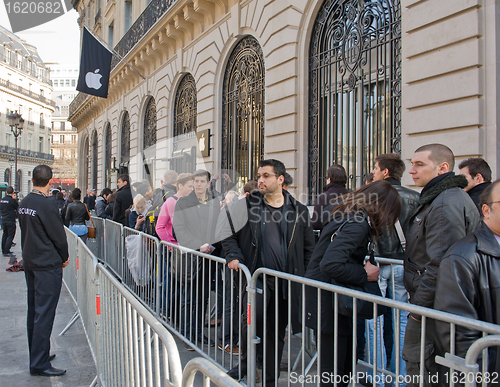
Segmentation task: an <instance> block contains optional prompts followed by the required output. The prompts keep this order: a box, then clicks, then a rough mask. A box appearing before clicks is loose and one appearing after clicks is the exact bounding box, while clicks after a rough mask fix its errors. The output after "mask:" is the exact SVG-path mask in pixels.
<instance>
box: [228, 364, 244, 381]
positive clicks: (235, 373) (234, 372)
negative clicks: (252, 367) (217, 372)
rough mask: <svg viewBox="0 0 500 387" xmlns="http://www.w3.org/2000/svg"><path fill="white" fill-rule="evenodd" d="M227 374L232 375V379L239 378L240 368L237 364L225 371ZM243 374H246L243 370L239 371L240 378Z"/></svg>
mask: <svg viewBox="0 0 500 387" xmlns="http://www.w3.org/2000/svg"><path fill="white" fill-rule="evenodd" d="M227 375H228V376H230V377H232V378H233V379H236V380H240V368H239V367H238V366H236V367H234V368H231V369H230V370H229V371H227ZM244 376H247V373H246V372H245V371H243V370H242V371H241V378H243V377H244Z"/></svg>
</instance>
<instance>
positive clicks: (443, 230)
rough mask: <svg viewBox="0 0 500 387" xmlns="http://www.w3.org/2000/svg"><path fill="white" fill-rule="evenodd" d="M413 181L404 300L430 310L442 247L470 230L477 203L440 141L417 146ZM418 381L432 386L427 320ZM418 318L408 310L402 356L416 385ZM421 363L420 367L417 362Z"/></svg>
mask: <svg viewBox="0 0 500 387" xmlns="http://www.w3.org/2000/svg"><path fill="white" fill-rule="evenodd" d="M411 163H412V167H411V168H410V171H409V173H410V174H411V175H412V178H413V181H414V182H415V185H417V186H418V187H423V190H422V192H421V193H420V199H419V207H418V209H417V210H416V212H415V214H414V215H413V216H412V217H411V218H410V224H409V231H408V235H407V240H406V242H407V244H406V254H405V267H404V283H405V287H406V289H407V290H408V294H409V297H410V302H411V303H412V304H415V305H419V306H425V307H428V308H432V307H433V306H434V294H435V291H436V280H437V274H438V270H439V265H440V264H441V261H442V259H443V257H444V255H445V253H446V251H447V250H448V249H449V248H450V247H451V246H452V245H453V244H454V243H455V242H458V241H459V240H460V239H462V238H463V237H465V236H466V235H468V234H470V233H471V232H473V231H474V230H475V229H476V228H477V226H478V224H479V214H478V211H477V207H476V205H475V204H474V202H473V201H472V200H471V198H470V197H469V195H467V193H466V192H465V191H464V190H463V188H465V187H466V186H467V179H466V178H465V177H464V176H461V175H458V176H455V174H454V173H453V172H452V171H453V167H454V165H455V158H454V155H453V152H452V151H451V149H449V148H448V147H447V146H445V145H442V144H430V145H424V146H421V147H420V148H418V149H417V150H416V151H415V154H414V155H413V158H412V160H411ZM426 321H427V324H426V344H425V354H424V358H425V370H424V385H426V386H427V385H432V384H433V383H432V382H431V379H430V376H431V375H432V374H436V372H437V367H436V363H435V361H434V340H435V325H434V320H432V319H427V320H426ZM421 332H422V327H421V316H418V315H415V314H413V313H412V314H410V317H409V318H408V325H407V326H406V335H405V342H404V347H403V359H405V361H406V372H407V375H408V376H410V377H409V378H408V379H411V383H408V386H417V385H418V382H419V375H420V366H421V365H420V349H421V348H420V340H421ZM422 366H424V365H423V364H422Z"/></svg>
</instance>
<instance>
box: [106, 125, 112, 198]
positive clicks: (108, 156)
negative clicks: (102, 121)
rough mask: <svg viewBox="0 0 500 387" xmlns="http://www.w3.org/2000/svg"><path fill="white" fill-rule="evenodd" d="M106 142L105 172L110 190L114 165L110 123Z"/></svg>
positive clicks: (107, 126) (107, 128) (107, 127)
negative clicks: (112, 166)
mask: <svg viewBox="0 0 500 387" xmlns="http://www.w3.org/2000/svg"><path fill="white" fill-rule="evenodd" d="M104 141H105V144H106V145H105V147H106V148H105V154H104V170H105V172H106V181H105V187H108V188H110V187H111V174H112V172H113V171H112V170H111V165H112V160H111V146H112V143H111V126H110V125H109V122H108V123H107V125H106V129H105V130H104Z"/></svg>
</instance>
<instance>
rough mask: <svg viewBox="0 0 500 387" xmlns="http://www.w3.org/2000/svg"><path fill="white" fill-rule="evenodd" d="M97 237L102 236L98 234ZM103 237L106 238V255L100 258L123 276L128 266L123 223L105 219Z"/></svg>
mask: <svg viewBox="0 0 500 387" xmlns="http://www.w3.org/2000/svg"><path fill="white" fill-rule="evenodd" d="M96 231H98V230H96ZM97 237H98V238H99V237H100V236H99V234H97ZM102 238H104V239H105V243H104V256H103V257H99V258H101V259H103V260H104V261H105V262H106V263H107V264H108V265H109V266H110V267H111V268H112V269H113V270H114V271H115V272H116V274H117V275H118V276H119V277H120V278H122V276H123V272H124V270H125V268H126V267H127V263H126V260H125V254H124V249H125V247H124V243H125V241H124V238H123V225H122V224H120V223H117V222H113V221H112V220H109V219H105V221H104V230H103V236H102Z"/></svg>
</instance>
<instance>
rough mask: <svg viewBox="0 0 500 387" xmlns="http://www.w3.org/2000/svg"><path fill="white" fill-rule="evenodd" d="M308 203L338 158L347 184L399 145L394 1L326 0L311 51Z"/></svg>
mask: <svg viewBox="0 0 500 387" xmlns="http://www.w3.org/2000/svg"><path fill="white" fill-rule="evenodd" d="M309 84H310V90H309V152H308V153H309V171H308V172H309V202H310V204H312V203H314V201H315V200H316V197H317V195H319V194H320V193H321V192H322V187H323V186H324V185H325V184H326V170H327V168H328V167H329V166H330V165H331V164H333V163H337V164H342V165H343V166H344V167H345V169H346V172H347V174H348V182H347V183H348V186H349V188H351V189H355V188H357V187H359V186H360V185H361V184H362V183H363V178H364V176H365V175H366V174H367V173H369V172H370V171H371V169H372V168H373V160H374V158H375V157H376V156H377V155H378V154H381V153H387V152H394V153H400V152H401V4H400V0H326V1H325V2H324V3H323V5H322V7H321V9H320V11H319V13H318V16H317V19H316V21H315V24H314V28H313V34H312V37H311V47H310V57H309Z"/></svg>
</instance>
